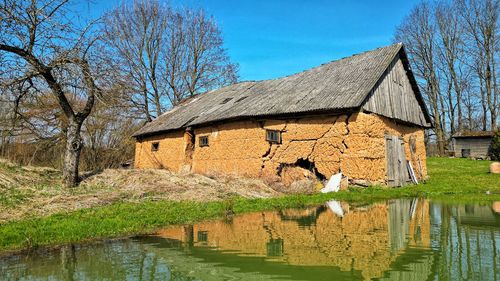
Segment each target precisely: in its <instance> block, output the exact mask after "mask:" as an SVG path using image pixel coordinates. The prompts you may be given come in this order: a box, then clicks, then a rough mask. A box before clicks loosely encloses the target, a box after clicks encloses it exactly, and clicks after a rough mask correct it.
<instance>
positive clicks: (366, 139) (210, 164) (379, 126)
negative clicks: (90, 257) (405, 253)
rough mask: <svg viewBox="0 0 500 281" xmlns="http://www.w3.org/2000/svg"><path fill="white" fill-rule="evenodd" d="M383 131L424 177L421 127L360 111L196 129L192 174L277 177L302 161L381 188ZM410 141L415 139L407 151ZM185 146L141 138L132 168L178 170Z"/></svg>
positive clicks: (177, 138) (175, 140)
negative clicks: (205, 142)
mask: <svg viewBox="0 0 500 281" xmlns="http://www.w3.org/2000/svg"><path fill="white" fill-rule="evenodd" d="M266 129H270V130H280V131H281V132H282V143H281V144H270V143H269V142H267V141H266V131H265V130H266ZM386 133H388V134H391V135H397V136H402V137H403V138H404V141H405V150H406V155H407V159H408V160H411V161H412V163H413V167H414V168H415V170H416V174H417V177H418V178H422V177H427V170H426V158H425V145H424V131H423V129H422V128H419V127H412V126H406V125H401V124H396V123H395V122H394V121H392V120H390V119H388V118H385V117H382V116H379V115H376V114H368V113H362V112H360V113H354V114H352V115H349V116H348V115H340V116H324V115H323V116H317V117H308V118H301V119H295V120H266V121H261V122H257V121H241V122H231V123H227V124H221V125H218V126H210V127H203V128H199V129H195V130H194V135H195V145H194V151H193V152H192V153H191V154H192V156H191V157H190V160H191V162H192V168H191V170H192V171H193V172H195V173H204V174H210V173H226V174H238V175H243V176H248V177H277V176H281V173H282V172H283V171H284V170H286V168H287V167H293V166H295V165H296V164H298V161H299V159H303V160H307V161H309V162H308V163H313V164H314V166H315V168H316V171H317V173H319V174H321V175H323V176H324V177H326V178H330V176H331V175H332V174H335V173H338V172H339V171H342V172H343V173H344V174H345V175H347V176H348V177H349V178H350V179H356V180H366V181H368V182H369V183H382V184H383V183H385V182H386V180H387V178H386V157H385V153H386V152H385V134H386ZM200 136H208V138H209V146H206V147H200V146H199V137H200ZM410 139H413V140H414V141H413V143H414V145H413V148H414V149H413V150H412V151H411V152H410V142H411V141H410ZM153 141H160V149H159V151H157V152H151V142H153ZM186 147H187V146H186V141H185V140H184V137H183V134H182V133H171V134H170V135H168V138H165V137H164V136H159V137H154V138H148V139H145V140H143V141H142V142H141V143H138V144H137V146H136V167H137V168H150V167H151V168H156V167H158V165H157V164H158V163H160V164H163V166H164V167H167V168H169V169H172V170H177V171H178V170H180V169H181V167H182V166H183V165H184V164H185V163H186V156H185V155H186ZM162 149H164V150H162ZM155 153H156V156H155ZM151 154H153V156H155V157H151ZM151 158H153V159H155V161H152V160H151ZM302 162H303V161H302ZM420 171H421V172H420ZM304 176H305V175H304Z"/></svg>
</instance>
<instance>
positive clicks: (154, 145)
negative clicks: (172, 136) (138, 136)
mask: <svg viewBox="0 0 500 281" xmlns="http://www.w3.org/2000/svg"><path fill="white" fill-rule="evenodd" d="M158 150H160V142H159V141H155V142H152V143H151V151H153V152H155V151H158Z"/></svg>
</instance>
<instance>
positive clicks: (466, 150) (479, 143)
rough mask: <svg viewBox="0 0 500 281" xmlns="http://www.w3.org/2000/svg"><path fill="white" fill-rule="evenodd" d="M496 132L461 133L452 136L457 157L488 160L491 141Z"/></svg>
mask: <svg viewBox="0 0 500 281" xmlns="http://www.w3.org/2000/svg"><path fill="white" fill-rule="evenodd" d="M494 135H495V132H491V131H475V132H460V133H456V134H454V135H453V136H452V139H453V152H454V154H455V156H456V157H466V158H476V159H488V158H489V157H490V147H491V141H492V140H493V136H494Z"/></svg>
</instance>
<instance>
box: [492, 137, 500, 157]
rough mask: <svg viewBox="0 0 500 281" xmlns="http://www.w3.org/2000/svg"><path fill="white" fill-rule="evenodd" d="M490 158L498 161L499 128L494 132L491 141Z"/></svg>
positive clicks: (499, 145)
mask: <svg viewBox="0 0 500 281" xmlns="http://www.w3.org/2000/svg"><path fill="white" fill-rule="evenodd" d="M491 159H493V160H495V161H500V130H498V131H497V132H496V134H495V136H494V137H493V141H492V143H491Z"/></svg>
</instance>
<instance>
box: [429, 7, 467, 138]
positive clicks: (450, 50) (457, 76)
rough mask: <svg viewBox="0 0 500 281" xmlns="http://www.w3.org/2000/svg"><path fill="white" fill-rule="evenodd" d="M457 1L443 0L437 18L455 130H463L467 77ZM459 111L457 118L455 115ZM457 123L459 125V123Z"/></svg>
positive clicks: (462, 30)
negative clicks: (463, 106)
mask: <svg viewBox="0 0 500 281" xmlns="http://www.w3.org/2000/svg"><path fill="white" fill-rule="evenodd" d="M457 9H459V7H457V5H455V4H453V3H449V2H446V1H441V2H439V3H438V4H437V6H436V8H435V19H436V24H437V27H438V33H439V40H440V48H438V54H439V59H440V60H441V61H442V68H443V71H442V73H443V76H444V77H445V80H446V84H447V103H448V115H449V119H450V120H449V121H450V130H451V134H453V133H455V132H456V131H462V129H463V128H462V127H463V125H462V121H463V116H462V92H463V87H464V86H465V85H466V84H467V81H465V80H464V79H465V78H468V76H467V70H466V67H465V64H466V61H464V59H465V50H464V49H465V46H464V41H463V32H464V28H463V26H462V24H461V23H460V18H459V15H458V12H457ZM455 112H456V118H455ZM455 126H456V127H455Z"/></svg>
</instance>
